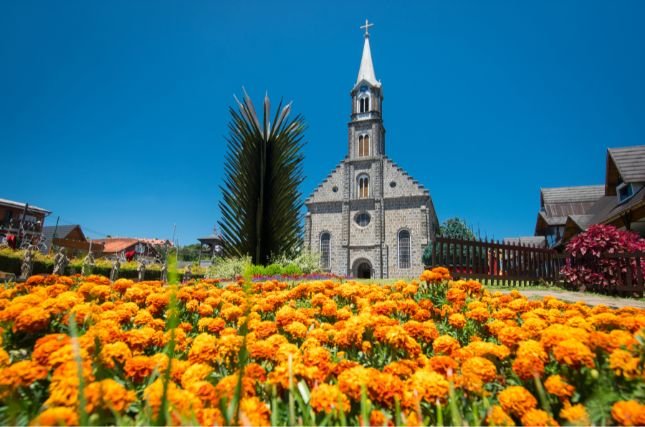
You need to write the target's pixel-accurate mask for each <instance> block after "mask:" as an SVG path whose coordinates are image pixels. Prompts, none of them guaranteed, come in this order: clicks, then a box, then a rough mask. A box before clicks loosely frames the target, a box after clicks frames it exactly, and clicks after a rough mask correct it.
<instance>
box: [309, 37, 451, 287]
mask: <svg viewBox="0 0 645 427" xmlns="http://www.w3.org/2000/svg"><path fill="white" fill-rule="evenodd" d="M351 97H352V113H351V120H350V122H349V125H348V126H349V129H348V145H347V149H348V152H347V155H346V157H345V158H344V159H343V160H342V161H341V162H340V163H339V164H338V166H336V168H335V169H334V170H333V171H332V172H331V173H330V174H329V175H328V176H327V178H326V179H325V180H324V181H323V182H322V183H321V184H320V185H319V186H318V187H317V188H316V189H315V190H314V192H313V193H312V194H311V196H310V197H309V198H308V199H307V200H306V201H305V206H306V207H307V213H306V217H305V246H306V247H307V248H308V249H310V250H312V251H314V252H319V253H320V254H321V265H322V267H323V269H324V270H326V271H329V272H332V273H335V274H339V275H348V276H353V277H363V278H364V277H370V278H397V277H414V276H418V275H419V274H420V273H421V272H422V270H423V262H422V260H421V258H422V254H423V250H424V249H425V247H426V246H427V245H428V243H429V240H430V239H432V238H433V237H434V235H435V233H437V232H438V230H439V223H438V220H437V215H436V213H435V209H434V205H433V203H432V199H431V197H430V193H429V191H428V190H427V189H425V188H424V187H423V186H422V185H421V184H419V183H418V182H417V181H416V180H415V179H413V178H412V177H411V176H410V175H408V174H407V173H406V172H405V171H404V170H403V169H401V167H399V166H398V165H397V164H396V163H394V162H393V161H392V160H391V159H389V158H388V157H387V156H386V154H385V128H384V127H383V116H382V111H383V110H382V105H383V90H382V86H381V82H379V81H377V80H376V75H375V73H374V66H373V63H372V55H371V51H370V43H369V34H368V32H367V29H366V32H365V42H364V46H363V56H362V58H361V65H360V69H359V72H358V78H357V80H356V84H355V85H354V88H353V89H352V91H351Z"/></svg>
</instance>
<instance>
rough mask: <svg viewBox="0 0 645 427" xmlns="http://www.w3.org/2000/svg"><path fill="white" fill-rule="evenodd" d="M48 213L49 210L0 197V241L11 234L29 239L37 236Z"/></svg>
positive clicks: (2, 241) (4, 240)
mask: <svg viewBox="0 0 645 427" xmlns="http://www.w3.org/2000/svg"><path fill="white" fill-rule="evenodd" d="M49 214H51V211H48V210H47V209H43V208H40V207H38V206H34V205H30V204H29V203H23V202H16V201H13V200H7V199H0V243H4V242H6V240H7V237H8V236H11V235H13V236H16V237H18V238H23V239H24V238H27V239H29V240H35V239H37V238H39V237H40V235H41V233H42V231H43V226H44V224H45V217H46V216H47V215H49Z"/></svg>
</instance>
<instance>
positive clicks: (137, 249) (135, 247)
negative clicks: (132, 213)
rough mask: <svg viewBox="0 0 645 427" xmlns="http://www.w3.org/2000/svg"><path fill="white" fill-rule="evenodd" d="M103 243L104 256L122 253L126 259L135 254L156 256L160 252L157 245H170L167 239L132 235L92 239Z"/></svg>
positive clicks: (147, 256)
mask: <svg viewBox="0 0 645 427" xmlns="http://www.w3.org/2000/svg"><path fill="white" fill-rule="evenodd" d="M94 242H97V243H99V244H102V245H103V255H104V256H108V257H109V256H115V255H119V254H123V255H124V256H125V257H126V258H127V259H128V260H130V259H132V258H134V256H135V254H136V255H138V256H140V257H145V258H158V257H160V256H161V253H160V252H159V250H158V247H159V246H164V245H165V244H167V245H168V246H172V243H171V242H170V241H168V240H161V239H146V238H134V237H109V238H107V239H97V240H94Z"/></svg>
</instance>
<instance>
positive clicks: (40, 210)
mask: <svg viewBox="0 0 645 427" xmlns="http://www.w3.org/2000/svg"><path fill="white" fill-rule="evenodd" d="M0 205H4V206H9V207H12V208H17V209H24V208H25V205H26V204H25V203H22V202H15V201H13V200H8V199H0ZM29 210H30V211H34V212H38V213H42V214H45V215H49V214H50V213H51V211H48V210H47V209H43V208H39V207H38V206H34V205H31V204H30V205H29Z"/></svg>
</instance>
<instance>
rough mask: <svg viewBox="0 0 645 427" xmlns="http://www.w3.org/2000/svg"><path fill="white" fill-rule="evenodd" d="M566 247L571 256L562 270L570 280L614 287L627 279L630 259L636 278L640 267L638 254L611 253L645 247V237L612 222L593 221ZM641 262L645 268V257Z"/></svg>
mask: <svg viewBox="0 0 645 427" xmlns="http://www.w3.org/2000/svg"><path fill="white" fill-rule="evenodd" d="M566 250H567V253H568V254H569V255H570V256H569V257H568V258H567V261H566V265H565V266H564V268H563V269H562V271H561V273H562V275H563V276H564V278H565V280H566V281H567V283H568V284H570V285H572V286H573V287H576V288H577V289H580V290H597V291H600V290H602V291H611V290H613V289H614V288H615V287H616V286H618V284H620V283H621V282H623V281H624V280H625V276H626V274H627V271H628V269H627V267H628V264H629V263H631V271H632V279H633V280H634V281H635V280H636V276H635V275H636V267H637V266H636V261H635V258H627V257H613V258H612V257H611V255H612V254H621V253H634V252H642V251H645V239H643V238H641V237H640V236H639V235H638V234H636V233H633V232H631V231H625V230H619V229H617V228H616V227H614V226H611V225H592V226H591V227H589V229H588V230H587V231H585V232H583V233H580V234H578V235H577V236H576V237H574V238H573V239H571V241H570V242H569V244H567V248H566ZM608 255H609V256H608ZM640 264H641V266H640V267H641V271H644V272H645V259H643V258H641V260H640Z"/></svg>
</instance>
